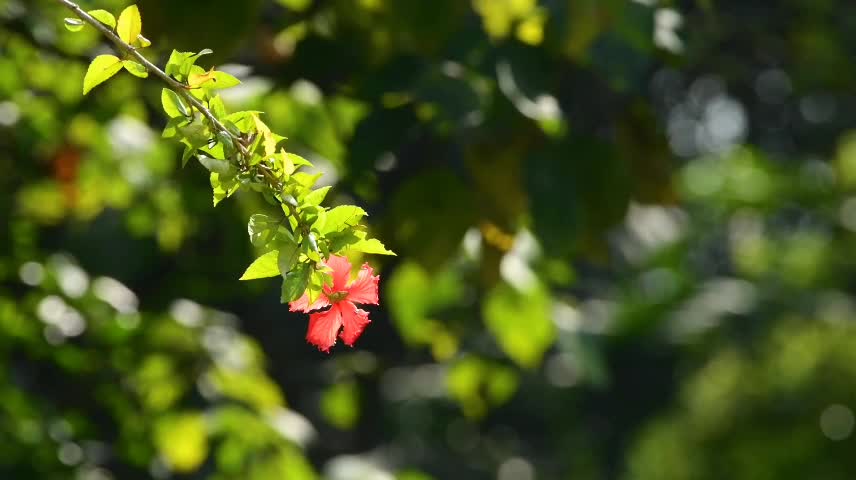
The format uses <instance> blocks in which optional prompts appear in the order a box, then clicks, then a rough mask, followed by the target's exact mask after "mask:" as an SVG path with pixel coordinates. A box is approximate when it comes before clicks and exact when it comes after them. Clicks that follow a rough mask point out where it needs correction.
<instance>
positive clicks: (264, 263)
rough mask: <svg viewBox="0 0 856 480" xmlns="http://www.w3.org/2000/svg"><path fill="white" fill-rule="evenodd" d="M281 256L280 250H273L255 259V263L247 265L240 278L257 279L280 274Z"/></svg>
mask: <svg viewBox="0 0 856 480" xmlns="http://www.w3.org/2000/svg"><path fill="white" fill-rule="evenodd" d="M278 258H279V251H278V250H271V251H270V252H267V253H266V254H264V255H262V256H261V257H259V258H257V259H255V260H254V261H253V263H251V264H250V266H249V267H247V270H246V271H245V272H244V274H243V275H241V278H239V280H255V279H257V278H268V277H275V276H277V275H279V267H278V266H277V260H278Z"/></svg>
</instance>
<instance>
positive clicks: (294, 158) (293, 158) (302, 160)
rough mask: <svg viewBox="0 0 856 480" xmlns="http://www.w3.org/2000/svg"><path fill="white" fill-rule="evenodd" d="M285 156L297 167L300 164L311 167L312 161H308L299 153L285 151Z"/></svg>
mask: <svg viewBox="0 0 856 480" xmlns="http://www.w3.org/2000/svg"><path fill="white" fill-rule="evenodd" d="M285 156H286V158H288V159H289V160H291V163H293V164H294V166H295V167H299V166H302V165H305V166H307V167H311V166H312V162H310V161H309V160H307V159H305V158H303V157H301V156H300V155H298V154H296V153H286V154H285Z"/></svg>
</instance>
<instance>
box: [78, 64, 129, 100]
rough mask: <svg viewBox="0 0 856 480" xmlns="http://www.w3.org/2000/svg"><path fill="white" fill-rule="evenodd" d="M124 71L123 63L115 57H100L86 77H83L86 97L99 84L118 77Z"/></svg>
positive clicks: (90, 67)
mask: <svg viewBox="0 0 856 480" xmlns="http://www.w3.org/2000/svg"><path fill="white" fill-rule="evenodd" d="M121 69H122V61H121V60H119V57H117V56H115V55H98V56H97V57H95V59H94V60H92V63H90V64H89V69H87V70H86V76H85V77H83V94H84V95H86V94H87V93H89V91H90V90H92V89H93V88H94V87H95V86H96V85H98V84H99V83H102V82H104V81H105V80H107V79H108V78H110V77H112V76H113V75H116V73H117V72H118V71H119V70H121Z"/></svg>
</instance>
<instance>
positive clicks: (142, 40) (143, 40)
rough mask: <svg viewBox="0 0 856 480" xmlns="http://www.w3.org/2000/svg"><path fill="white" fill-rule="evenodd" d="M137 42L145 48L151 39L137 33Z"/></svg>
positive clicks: (149, 44)
mask: <svg viewBox="0 0 856 480" xmlns="http://www.w3.org/2000/svg"><path fill="white" fill-rule="evenodd" d="M137 43H139V44H140V46H141V47H143V48H146V47H149V46H151V44H152V41H151V40H149V39H148V38H146V37H144V36H142V35H137Z"/></svg>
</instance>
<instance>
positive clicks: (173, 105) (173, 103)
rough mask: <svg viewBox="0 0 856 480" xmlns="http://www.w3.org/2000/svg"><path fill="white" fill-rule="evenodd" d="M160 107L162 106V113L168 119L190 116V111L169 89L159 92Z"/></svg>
mask: <svg viewBox="0 0 856 480" xmlns="http://www.w3.org/2000/svg"><path fill="white" fill-rule="evenodd" d="M161 105H162V106H163V111H164V112H165V113H166V115H167V116H168V117H170V118H176V117H189V116H190V110H189V109H188V108H187V105H185V104H184V101H183V100H182V99H181V97H180V96H178V94H177V93H175V92H174V91H173V90H171V89H169V88H164V89H163V90H161Z"/></svg>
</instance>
